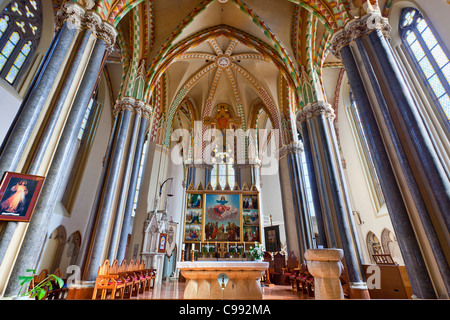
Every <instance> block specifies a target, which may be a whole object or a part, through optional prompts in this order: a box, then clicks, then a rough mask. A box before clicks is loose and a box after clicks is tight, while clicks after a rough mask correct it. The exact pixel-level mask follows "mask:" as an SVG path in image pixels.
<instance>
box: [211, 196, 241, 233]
mask: <svg viewBox="0 0 450 320" xmlns="http://www.w3.org/2000/svg"><path fill="white" fill-rule="evenodd" d="M240 232H241V217H240V196H239V194H220V193H219V194H206V195H205V236H204V240H205V241H240V240H241V235H240Z"/></svg>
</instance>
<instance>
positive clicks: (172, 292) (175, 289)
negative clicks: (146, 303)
mask: <svg viewBox="0 0 450 320" xmlns="http://www.w3.org/2000/svg"><path fill="white" fill-rule="evenodd" d="M184 286H185V282H178V281H170V282H162V284H161V285H158V286H155V288H154V289H153V290H151V291H149V292H145V293H144V294H140V295H139V296H138V297H133V298H132V299H167V300H178V299H183V292H184ZM262 291H263V300H313V299H314V298H311V297H309V296H308V295H306V294H303V293H302V292H297V291H296V290H292V288H291V286H285V285H273V286H270V287H262Z"/></svg>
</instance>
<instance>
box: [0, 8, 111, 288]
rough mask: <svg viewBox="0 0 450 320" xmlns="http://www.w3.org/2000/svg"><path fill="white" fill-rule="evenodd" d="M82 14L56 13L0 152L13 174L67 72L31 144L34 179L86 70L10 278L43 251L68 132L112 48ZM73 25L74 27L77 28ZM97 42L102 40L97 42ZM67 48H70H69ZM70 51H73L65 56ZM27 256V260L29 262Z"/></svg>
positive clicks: (11, 228)
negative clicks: (53, 26) (52, 29)
mask: <svg viewBox="0 0 450 320" xmlns="http://www.w3.org/2000/svg"><path fill="white" fill-rule="evenodd" d="M68 7H70V6H68ZM74 8H75V9H74ZM86 13H87V12H86V10H85V9H84V8H83V7H81V6H79V5H75V6H74V7H72V9H67V10H65V9H63V10H61V11H60V12H59V13H58V16H59V17H60V18H61V19H57V26H58V27H59V30H58V31H57V33H56V35H55V38H54V40H53V42H52V45H51V46H50V48H49V50H48V52H47V54H46V56H45V58H44V60H43V63H42V64H41V66H40V68H39V71H38V74H37V76H36V77H35V79H34V80H33V82H32V84H31V86H30V89H29V91H28V93H27V95H26V97H25V98H24V101H23V103H22V106H21V108H20V110H19V112H18V116H17V117H16V120H15V122H14V125H13V127H12V128H11V129H10V135H9V136H8V138H7V141H6V142H5V143H4V145H3V148H2V160H0V162H1V163H2V164H1V166H2V170H5V171H7V170H10V171H11V170H12V171H14V170H17V165H18V161H20V159H21V158H22V156H23V153H24V152H25V145H26V144H27V143H29V140H30V139H31V138H32V137H31V131H30V130H33V128H34V127H35V126H36V125H37V122H36V121H37V118H38V117H39V115H40V113H41V112H43V107H44V105H45V102H46V100H47V99H49V95H50V94H51V90H52V87H53V86H54V85H55V80H56V79H59V78H58V77H57V74H58V73H60V72H61V69H62V68H64V69H65V70H66V71H65V73H64V75H63V78H62V79H59V80H58V81H60V82H62V85H61V86H60V87H59V88H58V90H56V91H55V92H53V93H52V94H53V95H54V96H55V98H54V99H53V100H54V101H55V102H54V103H53V104H52V105H51V107H50V108H51V110H50V111H51V116H50V117H49V119H48V121H47V123H46V125H45V129H44V130H43V132H42V134H41V135H40V136H39V137H37V138H36V141H34V142H33V143H34V144H36V145H37V148H35V150H34V154H33V155H32V157H31V159H32V160H31V162H30V165H29V168H28V171H27V173H30V174H36V173H37V172H38V170H39V167H40V165H41V163H42V158H43V154H44V153H45V152H48V151H47V149H48V145H49V139H50V138H51V136H52V134H53V131H54V129H55V125H56V122H57V121H58V118H59V117H60V115H61V111H62V108H63V104H64V103H65V99H66V97H67V93H68V91H69V90H70V88H71V87H73V85H74V83H75V81H74V79H75V77H76V73H77V72H79V70H77V69H80V67H81V68H86V71H85V74H87V75H84V76H82V79H81V84H80V86H79V90H78V91H77V93H76V95H75V98H74V102H73V104H72V106H71V108H70V113H69V116H68V120H67V121H66V124H65V126H64V129H63V133H62V135H61V137H60V140H59V142H58V148H57V150H56V152H55V154H54V156H53V160H52V162H51V165H50V169H49V171H48V173H47V176H46V181H45V184H44V187H43V189H42V192H41V195H40V198H39V201H38V202H37V204H36V208H35V210H34V213H33V217H32V220H31V222H30V224H29V226H28V230H27V234H26V236H25V239H24V242H25V241H27V242H30V243H24V244H22V247H21V250H20V253H19V255H18V258H17V261H16V266H15V267H14V270H13V272H12V277H14V276H16V275H17V272H21V273H24V272H25V269H26V268H33V267H35V264H36V263H37V260H36V259H37V257H38V256H37V255H35V254H34V253H35V252H40V249H39V250H36V248H38V247H39V246H42V245H43V241H44V240H45V239H44V238H43V237H45V233H43V232H42V230H44V229H45V228H44V226H46V225H47V224H48V219H49V218H50V217H51V214H52V212H53V208H54V205H55V203H56V201H57V199H56V194H59V191H60V187H61V183H62V181H63V180H64V178H65V177H66V175H67V174H68V172H69V168H65V167H64V165H63V164H66V163H67V162H68V159H69V157H71V155H72V154H71V153H70V152H71V150H73V147H74V143H75V142H76V140H77V135H76V134H75V138H74V136H73V132H74V131H76V130H77V128H78V130H79V127H80V126H81V121H82V118H83V116H84V113H85V110H86V107H87V105H88V102H89V99H90V97H91V94H92V92H93V90H94V88H95V85H96V82H97V77H98V74H99V72H100V70H101V68H102V66H103V62H104V56H105V52H106V47H107V44H108V45H111V43H113V42H115V30H114V28H110V26H104V25H102V21H101V19H100V17H99V16H98V19H95V18H87V17H86ZM62 17H64V18H62ZM73 21H76V23H74V22H73ZM106 30H107V31H106ZM92 34H94V35H95V37H93V36H92ZM96 38H98V39H101V40H97V41H96V40H95V39H96ZM90 41H93V42H94V43H95V46H94V47H92V46H89V49H87V48H88V46H87V44H88V42H90ZM72 44H74V45H73V46H72ZM70 48H72V50H73V51H69V49H70ZM73 53H75V54H73ZM68 54H70V55H71V57H69V59H68V60H67V61H68V62H67V63H64V61H65V60H66V55H68ZM86 54H87V55H90V56H91V61H90V62H89V63H88V64H87V66H81V65H80V62H81V59H82V57H83V56H84V55H86ZM77 83H78V81H77ZM50 111H49V112H50ZM80 115H81V118H80ZM77 121H78V122H77ZM24 126H27V128H24ZM24 170H25V169H24ZM16 226H17V224H16V223H14V222H9V223H8V224H7V226H6V228H5V232H4V233H3V234H2V238H1V241H0V257H1V259H3V257H4V254H5V253H6V250H7V249H8V246H9V244H10V241H11V239H12V237H13V235H14V232H15V230H16ZM30 252H33V254H30ZM28 256H30V257H31V258H30V259H28ZM11 287H12V288H13V289H11ZM8 288H9V289H8ZM8 288H7V293H8V292H14V288H15V285H12V284H11V283H10V284H9V287H8ZM11 290H12V291H11Z"/></svg>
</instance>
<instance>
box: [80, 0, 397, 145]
mask: <svg viewBox="0 0 450 320" xmlns="http://www.w3.org/2000/svg"><path fill="white" fill-rule="evenodd" d="M79 1H80V2H84V3H86V4H87V3H89V2H92V0H90V1H87V0H84V1H83V0H79ZM379 2H380V4H379V5H380V7H381V8H383V7H385V4H384V1H379ZM381 2H382V3H381ZM376 5H377V1H374V0H353V1H352V0H301V1H300V0H153V1H143V0H108V1H107V0H105V1H97V3H96V4H95V6H93V10H96V11H97V12H98V13H99V14H100V15H102V16H103V17H104V18H105V19H107V20H108V21H109V22H110V23H112V24H114V25H115V26H116V28H117V30H118V31H119V36H118V41H117V46H116V52H113V53H112V54H111V55H110V60H109V61H110V62H111V63H110V64H108V66H107V68H108V70H109V73H110V76H111V82H112V84H113V88H114V95H116V96H117V97H120V96H121V95H127V91H126V88H124V86H126V84H124V83H125V81H124V80H125V79H126V78H127V76H128V77H129V76H130V74H131V73H133V72H134V73H136V72H137V71H138V69H139V67H141V68H140V69H141V70H142V69H144V70H145V79H146V87H145V93H144V97H143V98H142V99H144V100H145V101H146V102H147V103H149V104H151V105H153V106H154V107H155V112H156V113H157V115H156V121H155V128H154V139H157V138H156V135H157V134H158V133H157V130H158V128H159V129H160V130H161V131H163V132H162V133H159V134H160V137H159V141H160V142H161V143H166V144H168V142H169V135H170V132H171V131H172V130H173V129H174V128H177V127H192V126H193V121H195V120H202V119H205V118H207V117H213V116H214V112H215V110H216V107H217V106H218V105H219V104H225V105H227V106H228V107H229V110H230V116H232V117H236V118H239V119H240V124H241V127H242V128H244V129H246V128H250V127H255V126H257V125H259V126H271V127H274V128H280V129H283V130H284V128H288V129H287V130H288V131H292V130H295V129H293V128H292V127H291V123H290V119H291V117H292V115H293V114H295V112H297V111H298V110H299V109H301V108H302V107H303V106H304V105H306V104H308V103H311V102H314V101H317V100H321V99H325V100H329V101H328V102H330V103H331V104H333V100H334V98H335V93H336V87H337V84H338V82H339V75H340V73H341V69H342V65H341V63H340V61H339V60H338V59H336V58H335V57H334V56H333V55H332V54H330V53H329V43H330V39H331V36H332V34H333V33H334V32H335V31H337V30H339V29H340V28H342V27H343V26H344V25H345V23H346V22H347V21H348V20H349V19H351V18H352V17H353V16H358V15H360V14H363V13H364V10H366V11H367V10H368V9H367V8H369V9H370V8H372V9H373V8H374V6H376ZM387 5H389V1H387V3H386V6H387ZM114 62H115V63H114ZM142 66H143V67H142ZM261 119H264V120H261ZM283 134H286V133H283ZM287 135H289V134H287ZM290 135H291V136H293V134H292V132H291V133H290ZM288 139H289V137H286V138H284V139H283V140H284V143H287V142H288V141H286V140H288Z"/></svg>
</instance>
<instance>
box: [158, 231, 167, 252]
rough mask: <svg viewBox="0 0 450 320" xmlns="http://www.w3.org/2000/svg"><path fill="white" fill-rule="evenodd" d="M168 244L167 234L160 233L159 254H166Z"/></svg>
mask: <svg viewBox="0 0 450 320" xmlns="http://www.w3.org/2000/svg"><path fill="white" fill-rule="evenodd" d="M166 243H167V234H165V233H160V234H159V245H158V252H159V253H165V252H166Z"/></svg>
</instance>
